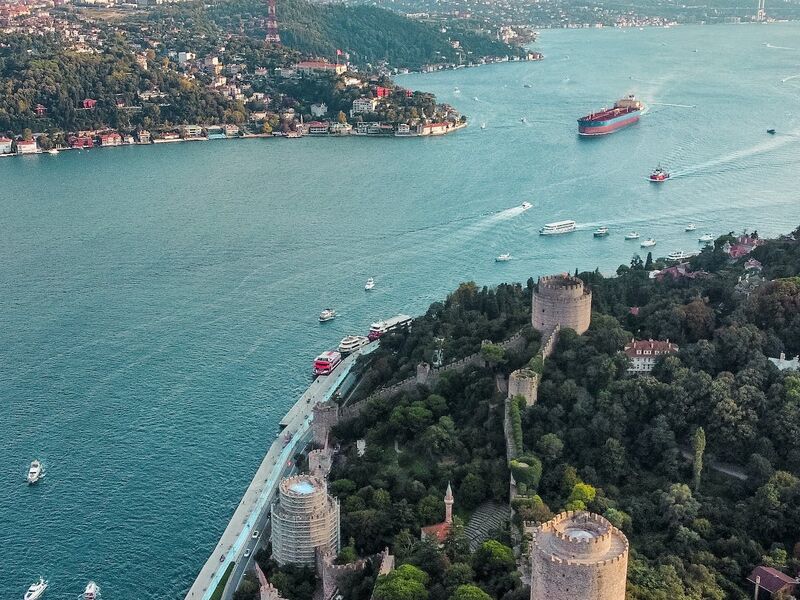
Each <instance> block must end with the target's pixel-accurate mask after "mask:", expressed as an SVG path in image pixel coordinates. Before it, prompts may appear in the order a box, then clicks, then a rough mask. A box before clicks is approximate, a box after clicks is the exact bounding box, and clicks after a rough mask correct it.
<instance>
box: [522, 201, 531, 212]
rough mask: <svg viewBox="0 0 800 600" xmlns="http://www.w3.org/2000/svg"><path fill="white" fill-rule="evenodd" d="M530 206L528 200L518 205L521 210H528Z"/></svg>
mask: <svg viewBox="0 0 800 600" xmlns="http://www.w3.org/2000/svg"><path fill="white" fill-rule="evenodd" d="M532 207H533V204H531V203H530V202H523V203H522V205H521V206H520V208H521V209H522V210H528V209H529V208H532Z"/></svg>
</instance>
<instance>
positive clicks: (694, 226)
mask: <svg viewBox="0 0 800 600" xmlns="http://www.w3.org/2000/svg"><path fill="white" fill-rule="evenodd" d="M695 229H697V225H695V224H694V223H689V224H688V225H687V226H686V231H694V230H695Z"/></svg>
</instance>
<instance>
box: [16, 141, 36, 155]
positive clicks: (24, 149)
mask: <svg viewBox="0 0 800 600" xmlns="http://www.w3.org/2000/svg"><path fill="white" fill-rule="evenodd" d="M37 152H39V149H38V148H37V147H36V140H17V154H36V153H37Z"/></svg>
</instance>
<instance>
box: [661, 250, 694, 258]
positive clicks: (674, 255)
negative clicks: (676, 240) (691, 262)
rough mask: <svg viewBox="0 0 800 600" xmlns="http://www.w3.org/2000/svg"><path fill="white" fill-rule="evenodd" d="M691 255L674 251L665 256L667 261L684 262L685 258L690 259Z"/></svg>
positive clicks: (681, 251)
mask: <svg viewBox="0 0 800 600" xmlns="http://www.w3.org/2000/svg"><path fill="white" fill-rule="evenodd" d="M692 256H693V255H692V254H689V253H688V252H684V251H683V250H676V251H675V252H670V253H669V254H667V260H686V259H687V258H691V257H692Z"/></svg>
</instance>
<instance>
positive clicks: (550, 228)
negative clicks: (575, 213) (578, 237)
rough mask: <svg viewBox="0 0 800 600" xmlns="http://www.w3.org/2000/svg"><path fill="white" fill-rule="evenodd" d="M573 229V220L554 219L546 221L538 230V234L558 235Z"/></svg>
mask: <svg viewBox="0 0 800 600" xmlns="http://www.w3.org/2000/svg"><path fill="white" fill-rule="evenodd" d="M572 231H575V221H556V222H555V223H547V224H546V225H545V226H544V227H542V228H541V229H540V230H539V235H558V234H560V233H570V232H572Z"/></svg>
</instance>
